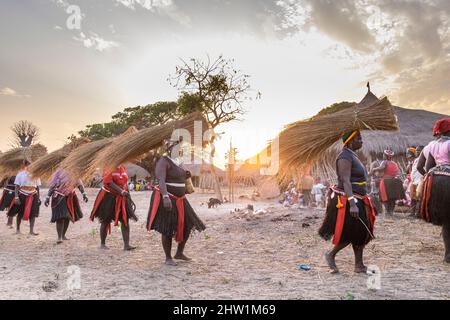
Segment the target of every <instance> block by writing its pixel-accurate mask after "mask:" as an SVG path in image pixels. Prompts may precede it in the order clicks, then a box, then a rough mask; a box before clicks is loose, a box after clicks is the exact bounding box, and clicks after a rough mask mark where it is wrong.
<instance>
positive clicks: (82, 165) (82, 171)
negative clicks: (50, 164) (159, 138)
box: [60, 127, 138, 180]
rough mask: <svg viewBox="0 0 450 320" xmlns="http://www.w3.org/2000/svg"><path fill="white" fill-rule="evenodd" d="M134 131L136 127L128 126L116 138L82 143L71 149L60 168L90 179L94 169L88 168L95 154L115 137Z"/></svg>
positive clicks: (130, 133) (77, 176) (79, 177)
mask: <svg viewBox="0 0 450 320" xmlns="http://www.w3.org/2000/svg"><path fill="white" fill-rule="evenodd" d="M136 132H138V130H137V129H136V127H130V128H128V130H127V131H125V132H124V133H122V134H121V135H120V136H118V137H116V138H107V139H102V140H98V141H94V142H90V143H87V144H84V145H82V146H80V147H79V148H77V149H75V150H73V152H72V153H70V154H69V156H68V157H67V158H66V159H64V161H63V162H62V163H61V165H60V168H61V169H63V170H65V171H67V172H68V173H69V175H70V176H71V177H73V178H74V179H82V180H83V179H90V178H92V176H93V175H94V173H95V169H94V170H93V171H92V170H90V168H91V167H92V164H93V162H94V160H95V157H96V156H97V154H98V153H99V152H100V151H102V150H103V149H104V148H106V147H108V146H109V145H110V144H112V143H113V142H114V140H115V139H120V138H121V137H125V136H129V135H132V134H134V133H136Z"/></svg>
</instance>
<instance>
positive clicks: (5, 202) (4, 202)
mask: <svg viewBox="0 0 450 320" xmlns="http://www.w3.org/2000/svg"><path fill="white" fill-rule="evenodd" d="M13 201H14V191H9V190H6V189H4V190H3V195H2V198H1V201H0V211H5V210H9V207H10V206H11V203H12V202H13Z"/></svg>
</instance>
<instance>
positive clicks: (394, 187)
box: [380, 178, 406, 201]
mask: <svg viewBox="0 0 450 320" xmlns="http://www.w3.org/2000/svg"><path fill="white" fill-rule="evenodd" d="M383 180H384V188H385V190H386V198H387V201H397V200H402V199H405V197H406V195H405V190H404V189H403V183H402V180H400V179H398V178H385V179H383ZM380 192H381V191H380ZM386 198H385V199H386Z"/></svg>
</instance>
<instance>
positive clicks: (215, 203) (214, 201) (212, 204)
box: [208, 198, 222, 209]
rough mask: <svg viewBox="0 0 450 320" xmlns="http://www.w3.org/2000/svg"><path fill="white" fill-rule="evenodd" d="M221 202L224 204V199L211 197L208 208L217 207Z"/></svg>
mask: <svg viewBox="0 0 450 320" xmlns="http://www.w3.org/2000/svg"><path fill="white" fill-rule="evenodd" d="M221 204H222V201H220V200H219V199H215V198H211V199H209V202H208V209H211V208H217V207H218V206H219V205H221Z"/></svg>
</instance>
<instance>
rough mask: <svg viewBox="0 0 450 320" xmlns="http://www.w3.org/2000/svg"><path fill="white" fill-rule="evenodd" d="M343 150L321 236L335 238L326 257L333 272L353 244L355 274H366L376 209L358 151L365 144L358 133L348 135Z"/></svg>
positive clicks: (330, 191)
mask: <svg viewBox="0 0 450 320" xmlns="http://www.w3.org/2000/svg"><path fill="white" fill-rule="evenodd" d="M342 140H343V142H344V148H343V150H342V152H341V153H340V154H339V155H338V157H337V160H336V170H337V176H338V185H337V186H333V187H331V188H330V190H329V192H328V201H327V203H328V206H327V210H326V216H325V220H324V222H323V225H322V227H321V228H320V230H319V235H320V236H321V237H322V238H323V239H325V240H329V239H331V237H332V236H333V235H334V239H333V244H334V248H333V249H332V250H331V251H330V252H329V253H327V254H326V255H325V257H326V261H327V263H328V266H329V267H330V269H331V272H332V273H338V272H339V269H338V268H337V266H336V262H335V257H336V254H337V253H338V252H340V251H341V250H342V249H344V248H346V247H347V246H348V245H350V244H351V245H352V247H353V251H354V254H355V272H356V273H365V272H366V271H367V267H366V266H365V265H364V261H363V251H364V247H365V246H366V245H367V244H368V243H369V242H370V240H372V238H374V236H373V231H374V225H375V210H374V208H373V206H372V203H371V201H370V198H369V196H368V195H367V179H368V173H367V170H366V168H365V166H364V165H363V164H362V162H361V161H360V160H359V159H358V156H357V155H356V153H355V151H357V150H359V149H361V147H362V145H363V143H362V138H361V134H360V132H359V131H358V130H352V131H348V132H346V133H345V134H344V135H343V137H342Z"/></svg>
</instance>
